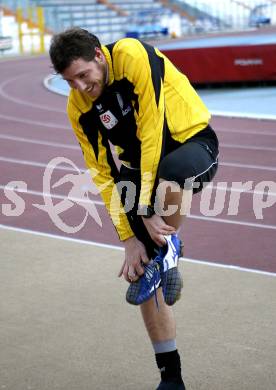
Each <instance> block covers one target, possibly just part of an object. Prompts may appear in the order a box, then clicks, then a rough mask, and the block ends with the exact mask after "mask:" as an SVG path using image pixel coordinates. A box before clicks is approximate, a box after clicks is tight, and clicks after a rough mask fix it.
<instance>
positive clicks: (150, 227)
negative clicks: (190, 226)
mask: <svg viewBox="0 0 276 390" xmlns="http://www.w3.org/2000/svg"><path fill="white" fill-rule="evenodd" d="M142 219H143V222H144V225H145V226H146V229H147V231H148V233H149V235H150V237H151V239H152V241H154V242H155V244H157V245H158V246H163V245H165V244H166V243H167V241H166V240H165V238H164V236H166V235H169V234H175V233H176V230H175V228H174V227H173V226H170V225H167V224H166V222H165V221H164V219H163V218H162V217H160V216H159V215H157V214H154V215H153V216H152V217H151V218H143V217H142Z"/></svg>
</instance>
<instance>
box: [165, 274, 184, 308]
mask: <svg viewBox="0 0 276 390" xmlns="http://www.w3.org/2000/svg"><path fill="white" fill-rule="evenodd" d="M182 288H183V279H182V275H181V273H180V272H179V270H178V267H174V268H171V269H169V270H168V271H167V275H166V290H165V294H164V300H165V302H166V304H167V305H169V306H172V305H174V304H175V302H177V301H178V300H179V299H180V298H181V290H182Z"/></svg>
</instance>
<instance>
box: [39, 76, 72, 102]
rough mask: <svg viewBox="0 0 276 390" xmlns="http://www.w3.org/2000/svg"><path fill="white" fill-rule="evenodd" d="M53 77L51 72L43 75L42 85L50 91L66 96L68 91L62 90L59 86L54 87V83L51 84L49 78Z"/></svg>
mask: <svg viewBox="0 0 276 390" xmlns="http://www.w3.org/2000/svg"><path fill="white" fill-rule="evenodd" d="M53 78H54V76H53V75H52V74H49V75H48V76H47V77H45V78H44V80H43V85H44V87H45V88H46V89H48V90H49V91H50V92H53V93H56V94H58V95H62V96H66V97H68V93H67V92H66V91H63V90H62V89H61V88H58V87H55V86H54V85H52V84H51V80H52V79H53Z"/></svg>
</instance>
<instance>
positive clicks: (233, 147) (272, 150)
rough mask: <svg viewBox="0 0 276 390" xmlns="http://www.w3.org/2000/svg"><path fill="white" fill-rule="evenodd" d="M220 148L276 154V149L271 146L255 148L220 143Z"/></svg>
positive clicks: (253, 146) (252, 146)
mask: <svg viewBox="0 0 276 390" xmlns="http://www.w3.org/2000/svg"><path fill="white" fill-rule="evenodd" d="M219 146H220V147H223V148H229V149H245V150H265V151H267V152H276V147H275V148H274V147H271V146H255V145H237V144H227V143H223V142H220V144H219Z"/></svg>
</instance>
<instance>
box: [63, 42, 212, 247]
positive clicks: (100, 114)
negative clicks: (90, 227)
mask: <svg viewBox="0 0 276 390" xmlns="http://www.w3.org/2000/svg"><path fill="white" fill-rule="evenodd" d="M102 51H103V53H104V55H105V57H106V60H107V63H108V77H109V80H108V85H107V87H106V89H105V90H104V92H103V94H102V95H101V96H100V97H99V98H97V99H96V100H94V101H93V99H92V98H91V97H89V96H88V95H86V94H84V93H81V92H79V91H77V90H74V89H72V90H71V91H70V95H69V99H68V106H67V111H68V116H69V119H70V122H71V124H72V127H73V129H74V131H75V134H76V136H77V139H78V142H79V143H80V145H81V148H82V151H83V155H84V159H85V162H86V165H87V167H88V168H90V169H91V168H94V169H95V170H97V172H98V174H97V175H96V176H95V175H93V176H94V177H93V181H94V182H95V184H96V185H97V186H98V187H99V188H100V189H101V196H102V198H103V201H104V202H105V205H106V207H107V210H108V211H109V213H110V216H111V218H112V220H113V223H114V225H115V228H116V230H117V232H118V235H119V238H120V239H121V240H125V239H127V238H129V237H131V236H133V232H132V230H131V227H130V225H129V222H128V220H127V217H126V215H125V213H124V212H121V213H120V214H119V217H118V210H114V208H113V207H112V205H111V198H112V197H113V198H112V199H114V194H115V198H116V196H118V193H117V194H116V187H114V183H116V180H117V177H118V170H117V168H116V164H115V162H114V159H113V156H112V151H111V149H110V144H109V142H111V143H112V144H113V145H115V150H116V152H117V155H118V157H119V159H120V160H121V161H122V162H123V163H124V164H126V165H128V166H130V167H132V168H139V169H140V170H141V177H142V179H141V192H140V195H139V204H140V205H149V204H151V195H152V191H153V187H154V183H155V180H156V173H157V169H158V165H159V162H160V158H161V156H162V155H163V153H164V152H165V151H166V149H167V148H169V147H171V146H172V145H174V144H179V143H183V142H184V141H186V140H187V139H189V138H190V137H192V136H193V135H195V134H196V133H198V132H199V131H201V130H202V129H203V128H205V127H206V125H207V124H208V122H209V119H210V114H209V112H208V110H207V108H206V107H205V105H204V104H203V102H202V101H201V99H200V98H199V96H198V95H197V93H196V92H195V90H194V89H193V87H192V86H191V85H190V83H189V81H188V79H187V77H186V76H185V75H183V74H182V73H180V72H179V71H178V70H177V69H176V68H175V66H174V65H173V64H172V63H171V62H170V61H169V60H168V58H166V57H165V56H164V55H163V54H162V53H160V51H159V50H158V49H156V48H153V47H152V46H150V45H148V44H145V43H143V42H140V41H139V40H136V39H132V38H124V39H121V40H119V41H117V42H116V43H115V44H112V45H107V46H102ZM183 61H185V58H184V59H183ZM118 199H119V196H118ZM117 204H118V203H117Z"/></svg>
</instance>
